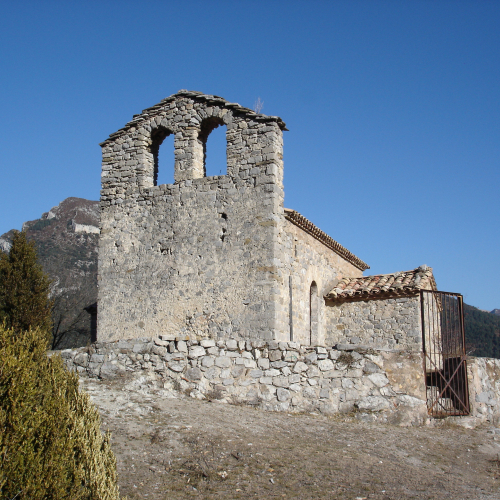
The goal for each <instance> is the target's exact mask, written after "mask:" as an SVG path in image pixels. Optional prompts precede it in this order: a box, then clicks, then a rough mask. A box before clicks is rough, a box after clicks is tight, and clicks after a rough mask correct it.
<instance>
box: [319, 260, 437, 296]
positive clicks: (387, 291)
mask: <svg viewBox="0 0 500 500" xmlns="http://www.w3.org/2000/svg"><path fill="white" fill-rule="evenodd" d="M419 290H436V282H435V281H434V276H433V274H432V268H431V267H427V266H420V267H417V269H413V271H403V272H400V273H395V274H378V275H376V276H363V277H361V278H342V279H341V280H340V281H339V282H338V283H337V285H336V286H335V288H334V289H333V290H332V291H331V292H330V293H328V294H327V295H325V299H329V300H335V301H344V300H367V299H368V300H369V299H375V298H378V297H380V298H386V297H401V296H411V295H416V294H417V293H418V292H419Z"/></svg>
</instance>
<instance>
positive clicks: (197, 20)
mask: <svg viewBox="0 0 500 500" xmlns="http://www.w3.org/2000/svg"><path fill="white" fill-rule="evenodd" d="M1 6H2V16H1V17H0V68H1V69H0V88H1V93H0V104H1V110H2V113H3V119H2V123H1V124H0V150H1V156H0V179H1V184H0V185H1V196H0V213H1V214H2V215H1V218H0V234H2V233H3V232H5V231H7V230H9V229H11V228H17V229H20V228H21V224H22V222H23V221H25V220H32V219H35V218H38V217H39V216H40V215H41V214H42V212H45V211H48V210H49V209H50V208H51V207H52V206H54V205H57V204H58V203H59V202H60V201H61V200H63V199H64V198H67V197H69V196H78V197H83V198H88V199H98V197H99V188H100V185H99V182H100V153H101V152H100V147H99V145H98V144H99V142H102V141H103V140H104V139H105V138H106V137H107V136H108V135H109V134H110V133H112V132H114V131H116V130H117V129H118V128H120V127H122V126H123V125H124V124H125V123H126V122H127V121H129V120H130V119H131V118H132V115H133V114H135V113H139V112H141V110H142V109H144V108H146V107H148V106H151V105H153V104H155V103H157V102H158V101H160V100H161V99H163V98H164V97H166V96H168V95H170V94H173V93H175V92H177V91H178V90H179V89H189V90H199V91H202V92H205V93H208V94H216V95H219V96H222V97H224V98H225V99H227V100H229V101H232V102H238V103H240V104H241V105H243V106H247V107H251V108H253V107H254V103H255V101H256V100H257V98H258V97H260V99H261V100H262V101H263V102H264V107H263V109H262V112H263V113H266V114H270V115H278V116H281V118H282V119H283V120H284V121H285V122H286V123H287V126H288V128H289V129H290V131H289V132H286V133H285V136H284V141H285V142H284V152H285V156H284V160H285V192H286V199H285V205H286V206H287V207H289V208H293V209H295V210H298V211H299V212H301V213H302V214H303V215H305V216H306V217H308V218H309V219H310V220H312V221H313V222H314V223H315V224H316V225H317V226H319V227H320V228H321V229H323V230H324V231H326V232H327V233H329V234H330V235H331V236H332V237H333V238H334V239H336V240H337V241H339V242H340V243H341V244H342V245H344V246H346V247H347V248H348V249H349V250H351V251H352V252H353V253H355V254H356V255H358V256H359V257H360V258H362V259H363V260H364V261H366V262H367V263H368V264H369V265H370V266H371V269H370V270H368V271H367V273H368V274H377V273H390V272H396V271H402V270H408V269H413V268H414V267H417V266H419V265H420V264H427V265H429V266H432V267H433V268H434V273H435V276H436V280H437V283H438V287H439V288H440V289H441V290H445V291H453V292H460V293H463V294H464V297H465V301H466V302H468V303H469V304H472V305H475V306H477V307H479V308H481V309H487V310H491V309H493V308H500V293H499V284H500V266H499V264H498V255H499V247H500V235H499V227H500V198H499V195H498V191H499V186H500V173H499V172H500V122H499V118H500V97H499V96H500V29H499V26H500V2H497V1H480V0H476V1H470V2H465V1H459V0H456V1H418V0H415V1H373V0H371V1H356V0H349V1H344V2H341V1H314V0H313V1H311V0H310V1H308V2H305V1H301V2H298V1H293V0H288V1H272V0H267V1H238V2H234V1H231V2H224V1H216V0H212V1H204V2H201V1H195V0H192V1H190V2H180V1H177V2H169V1H148V0H145V1H142V2H137V1H128V0H123V1H106V0H100V1H92V0H87V1H85V2H71V1H70V2H68V1H51V0H44V1H43V2H39V1H36V2H31V1H22V0H20V1H18V2H14V1H10V0H9V1H7V0H4V1H2V2H1ZM216 139H217V137H216V135H214V138H213V139H212V137H211V138H210V141H213V146H211V142H209V145H208V146H209V147H212V153H211V152H210V149H209V151H208V154H209V158H208V160H209V162H210V163H211V164H213V167H211V168H213V173H218V172H217V171H216V170H217V168H218V167H219V166H220V162H221V161H222V160H221V158H222V157H221V155H220V147H219V146H218V145H217V140H216ZM167 147H168V146H165V145H163V146H162V150H161V157H160V162H161V163H160V167H162V172H161V175H165V177H164V178H165V180H167V179H168V176H169V175H170V170H169V169H170V167H171V165H170V164H169V154H166V153H165V150H166V148H167ZM210 154H212V156H210ZM163 156H165V159H163ZM163 167H164V168H163Z"/></svg>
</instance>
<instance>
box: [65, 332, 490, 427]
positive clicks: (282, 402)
mask: <svg viewBox="0 0 500 500" xmlns="http://www.w3.org/2000/svg"><path fill="white" fill-rule="evenodd" d="M164 338H167V337H166V336H164ZM61 356H62V358H63V359H64V361H65V362H66V365H67V366H68V367H69V368H70V369H71V370H74V371H76V372H77V373H78V374H79V375H80V376H84V377H93V378H100V379H104V380H113V379H122V378H123V379H127V378H132V379H136V380H141V381H142V382H141V383H147V384H148V387H149V388H150V389H163V390H165V389H166V390H169V391H177V392H183V393H184V394H186V395H189V396H191V397H193V398H197V399H210V400H220V401H222V402H226V403H234V404H246V405H251V406H255V407H259V408H261V409H264V410H271V411H287V412H321V413H325V414H337V413H341V414H342V413H343V414H345V413H354V414H355V415H356V416H357V417H358V418H360V419H362V420H379V421H385V422H390V423H395V424H399V425H419V424H423V423H427V424H429V423H431V422H433V423H438V422H439V421H436V420H433V419H429V418H428V416H427V407H426V394H425V381H424V379H423V376H422V357H421V354H419V353H415V352H412V351H403V350H399V351H398V350H374V349H368V348H367V347H366V346H359V345H344V344H339V345H337V346H336V347H334V348H325V347H310V346H301V345H299V344H298V343H295V342H274V341H273V342H267V343H266V342H263V341H237V340H226V341H217V342H216V341H213V340H201V341H197V340H188V339H187V338H185V339H184V340H180V339H179V338H178V339H177V340H163V339H157V340H151V339H133V340H130V341H123V340H121V341H117V342H112V343H95V344H93V345H92V346H90V347H86V348H79V349H67V350H64V351H61ZM468 378H469V398H470V405H471V415H470V416H468V417H450V419H451V421H452V422H454V423H457V424H459V425H464V426H467V427H475V426H476V425H478V424H481V423H483V422H489V423H492V424H494V425H499V424H500V408H499V404H498V402H499V401H500V360H497V359H489V358H470V359H469V360H468ZM144 381H146V382H144ZM441 421H442V420H441Z"/></svg>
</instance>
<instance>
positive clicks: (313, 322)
mask: <svg viewBox="0 0 500 500" xmlns="http://www.w3.org/2000/svg"><path fill="white" fill-rule="evenodd" d="M318 312H319V308H318V285H317V284H316V282H315V281H313V282H312V283H311V288H310V290H309V342H310V345H316V344H317V343H318V340H319V338H318V325H319V318H318Z"/></svg>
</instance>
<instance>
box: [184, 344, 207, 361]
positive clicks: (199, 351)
mask: <svg viewBox="0 0 500 500" xmlns="http://www.w3.org/2000/svg"><path fill="white" fill-rule="evenodd" d="M205 354H206V353H205V349H204V348H203V347H202V346H201V345H197V346H194V347H190V348H189V353H188V358H190V359H194V358H199V357H201V356H205Z"/></svg>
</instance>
